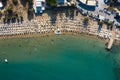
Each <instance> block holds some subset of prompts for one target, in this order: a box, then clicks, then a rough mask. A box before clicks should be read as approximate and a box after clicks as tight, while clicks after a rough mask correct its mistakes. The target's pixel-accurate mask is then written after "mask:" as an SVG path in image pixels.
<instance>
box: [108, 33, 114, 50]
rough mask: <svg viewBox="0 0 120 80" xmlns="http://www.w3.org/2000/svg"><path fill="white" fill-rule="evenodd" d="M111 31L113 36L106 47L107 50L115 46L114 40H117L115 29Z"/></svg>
mask: <svg viewBox="0 0 120 80" xmlns="http://www.w3.org/2000/svg"><path fill="white" fill-rule="evenodd" d="M111 33H112V36H111V38H110V39H109V41H108V45H107V47H106V48H107V50H110V49H111V48H112V47H113V43H114V40H115V31H112V32H111Z"/></svg>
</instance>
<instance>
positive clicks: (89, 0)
mask: <svg viewBox="0 0 120 80" xmlns="http://www.w3.org/2000/svg"><path fill="white" fill-rule="evenodd" d="M80 2H82V3H84V4H86V5H89V6H95V5H96V0H80Z"/></svg>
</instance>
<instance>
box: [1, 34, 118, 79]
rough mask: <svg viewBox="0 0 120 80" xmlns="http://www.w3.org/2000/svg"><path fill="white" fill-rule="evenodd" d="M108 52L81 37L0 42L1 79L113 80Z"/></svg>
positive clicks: (100, 45)
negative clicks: (6, 61) (5, 61)
mask: <svg viewBox="0 0 120 80" xmlns="http://www.w3.org/2000/svg"><path fill="white" fill-rule="evenodd" d="M109 53H110V52H107V51H106V50H105V43H104V42H102V41H100V40H97V39H92V38H87V37H83V36H70V35H60V36H50V37H39V38H28V39H8V40H1V41H0V80H116V75H115V70H114V69H115V65H114V63H113V62H114V61H113V57H111V55H109ZM111 53H112V51H111ZM5 58H7V59H8V61H9V62H8V63H4V59H5Z"/></svg>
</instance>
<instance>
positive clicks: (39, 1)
mask: <svg viewBox="0 0 120 80" xmlns="http://www.w3.org/2000/svg"><path fill="white" fill-rule="evenodd" d="M33 8H34V10H35V13H42V12H43V11H44V10H45V0H34V5H33Z"/></svg>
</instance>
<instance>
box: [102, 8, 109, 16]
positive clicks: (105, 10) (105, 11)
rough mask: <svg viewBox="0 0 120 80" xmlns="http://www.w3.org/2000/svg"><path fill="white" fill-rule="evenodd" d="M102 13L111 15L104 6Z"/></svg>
mask: <svg viewBox="0 0 120 80" xmlns="http://www.w3.org/2000/svg"><path fill="white" fill-rule="evenodd" d="M103 11H104V13H106V14H108V15H111V12H110V11H108V10H107V9H106V8H104V9H103Z"/></svg>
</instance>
